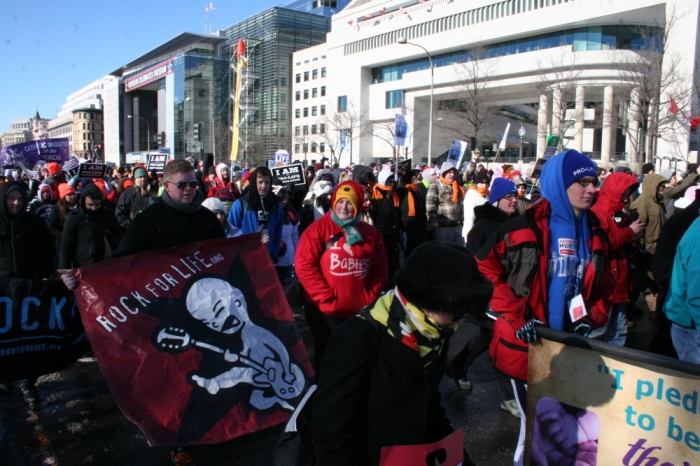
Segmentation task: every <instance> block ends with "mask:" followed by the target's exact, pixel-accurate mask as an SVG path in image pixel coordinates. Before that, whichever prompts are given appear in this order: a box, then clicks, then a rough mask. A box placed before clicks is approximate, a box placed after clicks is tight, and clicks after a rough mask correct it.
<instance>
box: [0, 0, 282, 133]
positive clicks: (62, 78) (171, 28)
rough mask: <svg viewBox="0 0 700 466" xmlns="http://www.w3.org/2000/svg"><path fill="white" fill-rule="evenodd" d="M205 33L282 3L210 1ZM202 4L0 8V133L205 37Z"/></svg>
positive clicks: (148, 1)
mask: <svg viewBox="0 0 700 466" xmlns="http://www.w3.org/2000/svg"><path fill="white" fill-rule="evenodd" d="M213 3H214V6H215V9H214V11H213V16H212V30H214V31H215V30H217V29H224V28H226V27H228V26H231V25H233V24H235V23H237V22H239V21H241V20H243V19H245V18H247V17H249V16H252V15H254V14H256V13H259V12H261V11H263V10H264V9H266V8H268V7H270V6H274V5H277V4H287V3H290V2H289V1H285V0H279V1H275V0H261V1H245V0H235V1H234V0H226V1H224V0H220V1H214V2H213ZM208 4H209V2H208V1H205V0H92V1H86V0H24V1H17V2H10V1H7V2H3V7H2V8H0V64H1V65H2V68H3V72H2V73H0V133H1V132H4V131H7V130H8V129H9V125H10V121H11V120H12V119H14V118H24V117H32V116H34V112H35V111H36V108H37V107H38V108H39V113H40V114H41V116H42V117H43V118H54V117H55V116H56V111H57V109H60V108H61V105H63V104H64V103H65V101H66V97H67V96H68V95H69V94H71V93H73V92H75V91H77V90H79V89H80V88H82V87H83V86H86V85H88V84H90V83H91V82H92V81H94V80H96V79H98V78H100V77H102V76H104V75H107V74H109V73H111V72H112V71H114V70H116V69H117V68H119V67H120V66H122V65H124V64H125V63H127V62H129V61H131V60H133V59H135V58H137V57H138V56H139V55H141V54H143V53H145V52H147V51H149V50H151V49H152V48H154V47H156V46H158V45H160V44H162V43H163V42H165V41H167V40H169V39H171V38H172V37H174V36H176V35H177V34H179V33H181V32H195V33H204V14H205V12H204V7H205V6H206V5H208Z"/></svg>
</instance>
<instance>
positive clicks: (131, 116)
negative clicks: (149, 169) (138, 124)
mask: <svg viewBox="0 0 700 466" xmlns="http://www.w3.org/2000/svg"><path fill="white" fill-rule="evenodd" d="M127 118H131V119H132V120H133V119H134V116H133V115H127ZM137 118H138V119H139V120H143V121H144V123H146V131H147V133H146V137H147V138H148V140H147V142H146V152H148V151H149V150H151V126H150V125H149V124H148V120H146V119H145V118H143V117H137ZM139 149H141V144H139Z"/></svg>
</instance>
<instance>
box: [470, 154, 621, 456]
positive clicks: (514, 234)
mask: <svg viewBox="0 0 700 466" xmlns="http://www.w3.org/2000/svg"><path fill="white" fill-rule="evenodd" d="M595 168H596V167H595V164H594V163H593V161H592V160H591V159H589V158H588V157H586V156H585V155H583V154H581V153H580V152H577V151H575V150H567V151H564V152H562V153H560V154H557V155H555V156H554V157H552V158H551V159H549V160H548V161H547V163H546V164H545V165H544V167H543V169H542V174H541V181H542V199H541V200H540V201H538V202H537V203H535V204H533V205H532V206H531V207H530V208H529V209H528V210H527V211H526V212H525V215H521V216H517V217H515V218H513V219H511V220H509V221H507V222H506V223H505V224H503V225H502V226H501V227H500V228H499V229H498V230H497V231H496V233H495V234H494V235H493V236H492V237H491V238H490V239H489V240H488V241H487V242H486V243H485V244H484V246H483V247H482V248H481V249H480V250H479V252H478V254H477V262H478V264H479V270H480V271H481V273H483V274H484V276H486V277H487V278H488V279H489V280H490V281H491V282H492V283H493V284H494V287H495V290H494V294H493V298H492V299H491V310H492V311H493V313H494V316H495V317H496V320H495V322H494V328H493V331H494V336H493V339H492V340H491V346H490V348H489V350H490V353H491V357H492V358H493V360H494V362H495V366H496V368H497V369H498V370H500V371H502V372H505V373H506V374H507V375H508V376H510V377H511V383H512V385H513V389H514V392H515V396H516V401H517V402H518V408H519V409H520V413H521V424H520V428H521V429H520V437H519V439H518V446H517V448H516V450H515V455H514V464H515V465H520V464H522V462H523V455H524V449H525V423H526V419H525V412H524V407H525V402H526V394H527V385H526V380H527V373H528V347H529V344H530V343H532V342H535V341H536V340H537V325H545V326H547V327H551V328H554V329H556V330H561V331H568V332H571V333H574V334H576V335H580V336H583V337H586V336H589V335H590V334H591V332H592V331H593V330H594V329H596V328H601V327H603V326H604V325H605V324H606V322H607V320H608V314H609V312H610V308H611V306H612V300H611V297H612V296H613V293H614V289H615V281H614V279H613V276H612V273H611V269H610V265H609V263H608V257H609V255H610V253H611V250H612V248H611V245H610V241H609V239H608V236H607V235H606V234H605V231H604V230H603V229H602V228H601V227H600V222H599V220H598V218H597V217H596V215H595V214H594V213H592V212H590V211H589V210H590V208H591V205H592V204H593V200H594V196H595V194H596V186H597V184H598V176H597V173H596V170H595Z"/></svg>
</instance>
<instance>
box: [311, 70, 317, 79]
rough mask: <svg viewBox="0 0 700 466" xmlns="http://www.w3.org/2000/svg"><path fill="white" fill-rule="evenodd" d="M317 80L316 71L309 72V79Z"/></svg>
mask: <svg viewBox="0 0 700 466" xmlns="http://www.w3.org/2000/svg"><path fill="white" fill-rule="evenodd" d="M316 78H318V70H313V71H312V72H311V79H316Z"/></svg>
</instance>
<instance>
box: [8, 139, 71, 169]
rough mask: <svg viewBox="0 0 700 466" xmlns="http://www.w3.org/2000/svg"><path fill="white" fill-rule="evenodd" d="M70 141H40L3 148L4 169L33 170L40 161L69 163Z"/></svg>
mask: <svg viewBox="0 0 700 466" xmlns="http://www.w3.org/2000/svg"><path fill="white" fill-rule="evenodd" d="M68 158H69V154H68V139H65V138H60V139H40V140H38V141H31V142H23V143H21V144H13V145H11V146H5V147H3V148H2V168H21V167H20V164H22V165H24V166H25V167H26V168H32V167H34V165H36V163H37V162H38V161H39V160H43V161H45V162H58V163H62V162H65V161H67V160H68Z"/></svg>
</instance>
